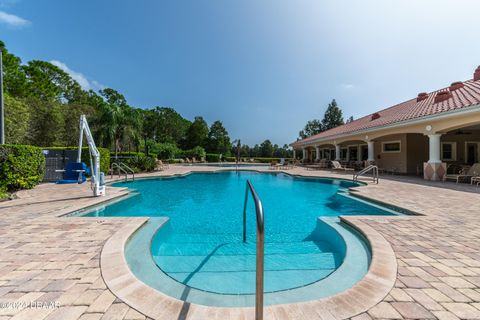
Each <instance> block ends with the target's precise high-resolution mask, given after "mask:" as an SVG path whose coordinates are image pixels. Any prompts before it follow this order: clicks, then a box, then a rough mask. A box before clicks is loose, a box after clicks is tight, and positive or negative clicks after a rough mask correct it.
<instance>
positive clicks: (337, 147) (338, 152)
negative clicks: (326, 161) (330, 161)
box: [335, 144, 340, 161]
mask: <svg viewBox="0 0 480 320" xmlns="http://www.w3.org/2000/svg"><path fill="white" fill-rule="evenodd" d="M335 160H337V161H338V160H340V145H339V144H336V145H335Z"/></svg>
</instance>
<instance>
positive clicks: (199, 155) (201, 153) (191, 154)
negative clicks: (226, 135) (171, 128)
mask: <svg viewBox="0 0 480 320" xmlns="http://www.w3.org/2000/svg"><path fill="white" fill-rule="evenodd" d="M183 154H184V156H185V157H187V158H196V159H197V160H200V159H205V156H206V155H207V153H206V152H205V149H203V148H202V147H199V146H197V147H195V148H193V149H190V150H186V151H184V152H183Z"/></svg>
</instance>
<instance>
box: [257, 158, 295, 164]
mask: <svg viewBox="0 0 480 320" xmlns="http://www.w3.org/2000/svg"><path fill="white" fill-rule="evenodd" d="M253 159H254V160H255V162H260V163H272V162H273V161H275V162H277V163H278V162H280V160H281V159H280V158H253ZM289 160H292V159H290V158H285V161H289Z"/></svg>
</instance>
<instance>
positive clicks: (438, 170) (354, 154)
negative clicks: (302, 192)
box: [291, 66, 480, 180]
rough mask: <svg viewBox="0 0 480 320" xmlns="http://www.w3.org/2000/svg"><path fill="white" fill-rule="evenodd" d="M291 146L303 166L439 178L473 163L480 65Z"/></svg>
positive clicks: (477, 150) (479, 129)
mask: <svg viewBox="0 0 480 320" xmlns="http://www.w3.org/2000/svg"><path fill="white" fill-rule="evenodd" d="M291 146H292V147H293V149H294V152H295V154H296V155H297V156H298V155H300V154H301V155H302V159H303V161H304V162H305V163H315V162H320V161H322V160H323V161H329V160H338V161H340V162H344V163H345V164H349V165H354V164H359V163H366V161H368V162H374V163H376V164H377V165H378V166H379V168H382V169H383V170H385V171H389V172H392V173H396V174H408V175H423V176H424V178H425V179H428V180H441V179H442V178H443V176H444V175H445V174H446V173H447V170H451V169H450V168H458V167H461V166H466V165H470V166H471V165H473V164H475V163H478V162H479V159H480V66H479V67H478V68H477V69H476V70H475V72H474V75H473V79H471V80H467V81H464V82H454V83H452V84H451V85H450V86H449V87H447V88H443V89H440V90H437V91H434V92H430V93H427V92H422V93H419V94H418V96H417V97H414V98H412V99H410V100H408V101H405V102H402V103H400V104H397V105H394V106H392V107H389V108H387V109H384V110H381V111H378V112H375V113H373V114H369V115H367V116H365V117H362V118H360V119H358V120H354V121H353V122H350V123H347V124H344V125H342V126H339V127H336V128H333V129H330V130H328V131H324V132H321V133H319V134H316V135H313V136H311V137H308V138H306V139H302V140H298V141H296V142H294V143H292V144H291ZM449 173H450V171H449ZM478 174H479V175H480V173H478Z"/></svg>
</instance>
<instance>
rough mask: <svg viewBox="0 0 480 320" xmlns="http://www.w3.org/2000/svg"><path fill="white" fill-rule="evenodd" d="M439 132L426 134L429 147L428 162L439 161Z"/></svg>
mask: <svg viewBox="0 0 480 320" xmlns="http://www.w3.org/2000/svg"><path fill="white" fill-rule="evenodd" d="M441 136H442V135H441V134H438V133H436V134H429V135H428V139H429V141H428V147H429V154H430V157H429V159H428V163H441V162H442V161H441V160H440V137H441Z"/></svg>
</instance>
